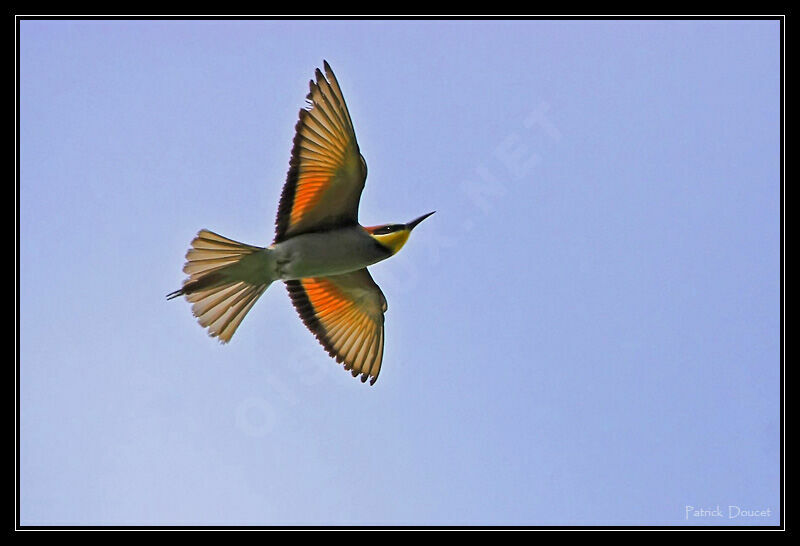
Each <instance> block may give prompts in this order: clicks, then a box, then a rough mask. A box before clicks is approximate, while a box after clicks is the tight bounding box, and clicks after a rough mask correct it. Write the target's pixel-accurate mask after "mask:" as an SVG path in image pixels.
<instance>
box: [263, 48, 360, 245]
mask: <svg viewBox="0 0 800 546" xmlns="http://www.w3.org/2000/svg"><path fill="white" fill-rule="evenodd" d="M325 73H326V76H327V78H326V76H323V74H322V72H321V71H320V70H319V69H317V71H316V82H315V81H313V80H312V81H311V82H310V83H309V86H310V92H309V93H308V96H307V97H306V100H308V101H309V106H308V109H304V110H300V119H299V121H298V122H297V125H295V137H294V143H293V147H292V157H291V160H290V161H289V172H288V173H287V175H286V183H285V184H284V186H283V192H282V193H281V200H280V205H279V206H278V216H277V219H276V221H275V227H276V229H275V242H276V243H279V242H281V241H282V240H284V239H286V238H287V237H290V236H292V235H299V234H300V233H305V232H308V231H315V230H319V229H322V228H326V227H335V226H336V225H343V224H354V223H356V222H357V221H358V202H359V200H360V198H361V191H362V190H363V189H364V180H365V179H366V175H367V173H366V163H365V162H364V159H363V158H362V157H361V153H360V152H359V148H358V143H357V142H356V136H355V132H354V130H353V122H352V120H351V119H350V113H349V112H348V110H347V105H346V104H345V102H344V97H343V96H342V93H341V90H340V89H339V84H338V82H337V81H336V77H335V76H334V74H333V71H332V70H331V68H330V66H329V65H328V63H327V62H326V63H325ZM328 190H331V192H330V194H329V193H328Z"/></svg>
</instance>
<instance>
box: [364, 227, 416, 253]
mask: <svg viewBox="0 0 800 546" xmlns="http://www.w3.org/2000/svg"><path fill="white" fill-rule="evenodd" d="M410 234H411V232H410V231H408V230H407V229H404V230H402V231H394V232H392V233H386V234H384V235H375V234H373V235H372V236H373V237H374V238H375V240H376V241H378V242H379V243H380V244H382V245H383V246H385V247H386V248H388V249H389V250H391V251H392V254H397V253H398V252H399V251H400V249H401V248H403V245H404V244H406V241H408V236H409V235H410Z"/></svg>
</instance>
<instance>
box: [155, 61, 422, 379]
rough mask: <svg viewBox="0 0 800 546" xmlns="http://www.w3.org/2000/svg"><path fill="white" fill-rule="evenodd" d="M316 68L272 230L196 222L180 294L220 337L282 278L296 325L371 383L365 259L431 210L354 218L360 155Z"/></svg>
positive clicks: (339, 101)
mask: <svg viewBox="0 0 800 546" xmlns="http://www.w3.org/2000/svg"><path fill="white" fill-rule="evenodd" d="M324 69H325V74H324V75H323V73H322V71H320V70H319V69H317V70H316V74H315V76H316V81H315V80H311V81H310V82H309V87H310V92H309V93H308V95H307V96H306V100H307V101H308V104H307V106H306V107H305V108H303V109H301V110H300V119H299V120H298V122H297V125H296V126H295V137H294V142H293V147H292V156H291V159H290V160H289V172H288V173H287V175H286V183H285V184H284V186H283V191H282V193H281V199H280V203H279V205H278V215H277V218H276V220H275V239H274V241H273V242H272V244H271V245H270V246H268V247H266V248H264V247H259V246H252V245H248V244H244V243H240V242H237V241H234V240H232V239H228V238H227V237H223V236H221V235H218V234H216V233H213V232H211V231H208V230H205V229H203V230H200V232H199V233H198V234H197V236H196V237H195V238H194V239H193V240H192V243H191V248H189V250H188V251H187V253H186V264H185V265H184V266H183V272H184V273H186V274H187V275H188V278H186V279H185V280H184V281H183V286H182V287H181V288H180V289H178V290H175V291H174V292H171V293H170V294H167V298H168V299H172V298H176V297H178V296H185V297H186V300H187V301H189V302H190V303H191V304H192V313H193V314H194V315H195V316H196V317H197V320H198V322H199V323H200V325H201V326H203V327H204V328H207V329H208V333H209V335H210V336H212V337H217V338H218V339H219V340H220V341H221V342H223V343H227V342H228V341H230V340H231V337H233V334H234V333H235V332H236V329H237V328H238V327H239V324H241V322H242V319H243V318H244V317H245V315H247V313H248V311H250V309H251V308H252V307H253V304H254V303H255V302H256V301H257V300H258V298H259V297H261V295H262V294H263V293H264V292H265V291H266V290H267V288H268V287H269V285H270V284H272V283H273V282H274V281H276V280H282V281H283V282H284V283H285V284H286V288H287V290H288V291H289V297H290V298H291V300H292V304H294V307H295V309H296V310H297V313H298V314H299V315H300V318H301V319H302V321H303V323H304V324H305V325H306V327H307V328H308V329H309V330H310V331H311V332H312V333H313V334H314V335H315V336H316V338H317V339H318V340H319V342H320V343H321V344H322V346H323V347H324V348H325V350H326V351H327V352H328V354H329V355H330V356H331V357H333V358H335V359H336V361H337V362H339V363H343V364H344V367H345V369H347V370H350V371H351V373H352V374H353V377H358V376H360V377H361V381H362V382H366V381H367V379H369V380H370V384H374V383H375V381H376V380H377V379H378V374H379V373H380V371H381V362H382V360H383V346H384V313H385V312H386V309H387V305H386V298H385V297H384V295H383V292H381V289H380V288H379V287H378V285H377V284H375V281H373V280H372V276H371V275H370V274H369V271H368V270H367V266H370V265H372V264H374V263H377V262H380V261H381V260H385V259H386V258H389V257H390V256H393V255H394V254H397V252H398V251H399V250H400V249H401V248H402V247H403V245H404V244H405V243H406V241H407V240H408V237H409V234H410V233H411V231H412V230H413V229H414V228H415V227H417V225H419V223H420V222H422V221H423V220H425V219H426V218H427V217H428V216H430V215H431V214H433V212H429V213H428V214H424V215H422V216H420V217H419V218H417V219H416V220H412V221H411V222H408V223H405V224H384V225H380V226H372V227H364V226H362V225H361V224H359V223H358V203H359V200H360V198H361V191H362V190H363V189H364V183H365V181H366V178H367V163H366V161H364V157H363V156H362V155H361V152H360V150H359V147H358V143H357V142H356V135H355V131H354V129H353V122H352V120H351V119H350V113H349V112H348V110H347V105H346V104H345V102H344V96H343V95H342V90H341V88H340V87H339V83H338V82H337V81H336V76H334V74H333V71H332V70H331V67H330V66H329V65H328V63H327V61H325V62H324Z"/></svg>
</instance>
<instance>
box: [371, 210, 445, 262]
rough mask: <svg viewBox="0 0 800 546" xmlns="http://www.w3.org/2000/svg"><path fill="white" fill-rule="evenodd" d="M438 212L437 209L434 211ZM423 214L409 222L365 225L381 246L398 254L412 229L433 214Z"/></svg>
mask: <svg viewBox="0 0 800 546" xmlns="http://www.w3.org/2000/svg"><path fill="white" fill-rule="evenodd" d="M433 212H436V211H433ZM433 212H429V213H428V214H423V215H422V216H420V217H419V218H417V219H416V220H412V221H410V222H409V223H407V224H384V225H382V226H372V227H365V228H364V229H366V230H367V233H369V234H370V235H371V236H372V238H373V239H375V240H376V241H378V243H380V245H381V246H383V247H384V248H386V249H387V250H389V251H390V252H391V253H392V254H397V253H398V252H399V251H400V249H401V248H403V245H404V244H406V241H408V236H409V235H410V234H411V231H412V230H413V229H414V228H415V227H417V226H418V225H419V223H420V222H422V221H423V220H424V219H425V218H427V217H428V216H430V215H431V214H433Z"/></svg>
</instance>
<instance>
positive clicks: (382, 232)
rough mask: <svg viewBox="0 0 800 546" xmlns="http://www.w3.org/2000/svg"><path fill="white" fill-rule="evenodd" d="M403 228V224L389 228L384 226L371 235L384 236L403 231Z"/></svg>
mask: <svg viewBox="0 0 800 546" xmlns="http://www.w3.org/2000/svg"><path fill="white" fill-rule="evenodd" d="M404 228H405V226H404V225H403V224H394V225H391V226H384V227H382V228H378V229H376V230H375V231H374V232H373V233H374V234H375V235H386V234H388V233H394V232H395V231H399V230H402V229H404Z"/></svg>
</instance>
